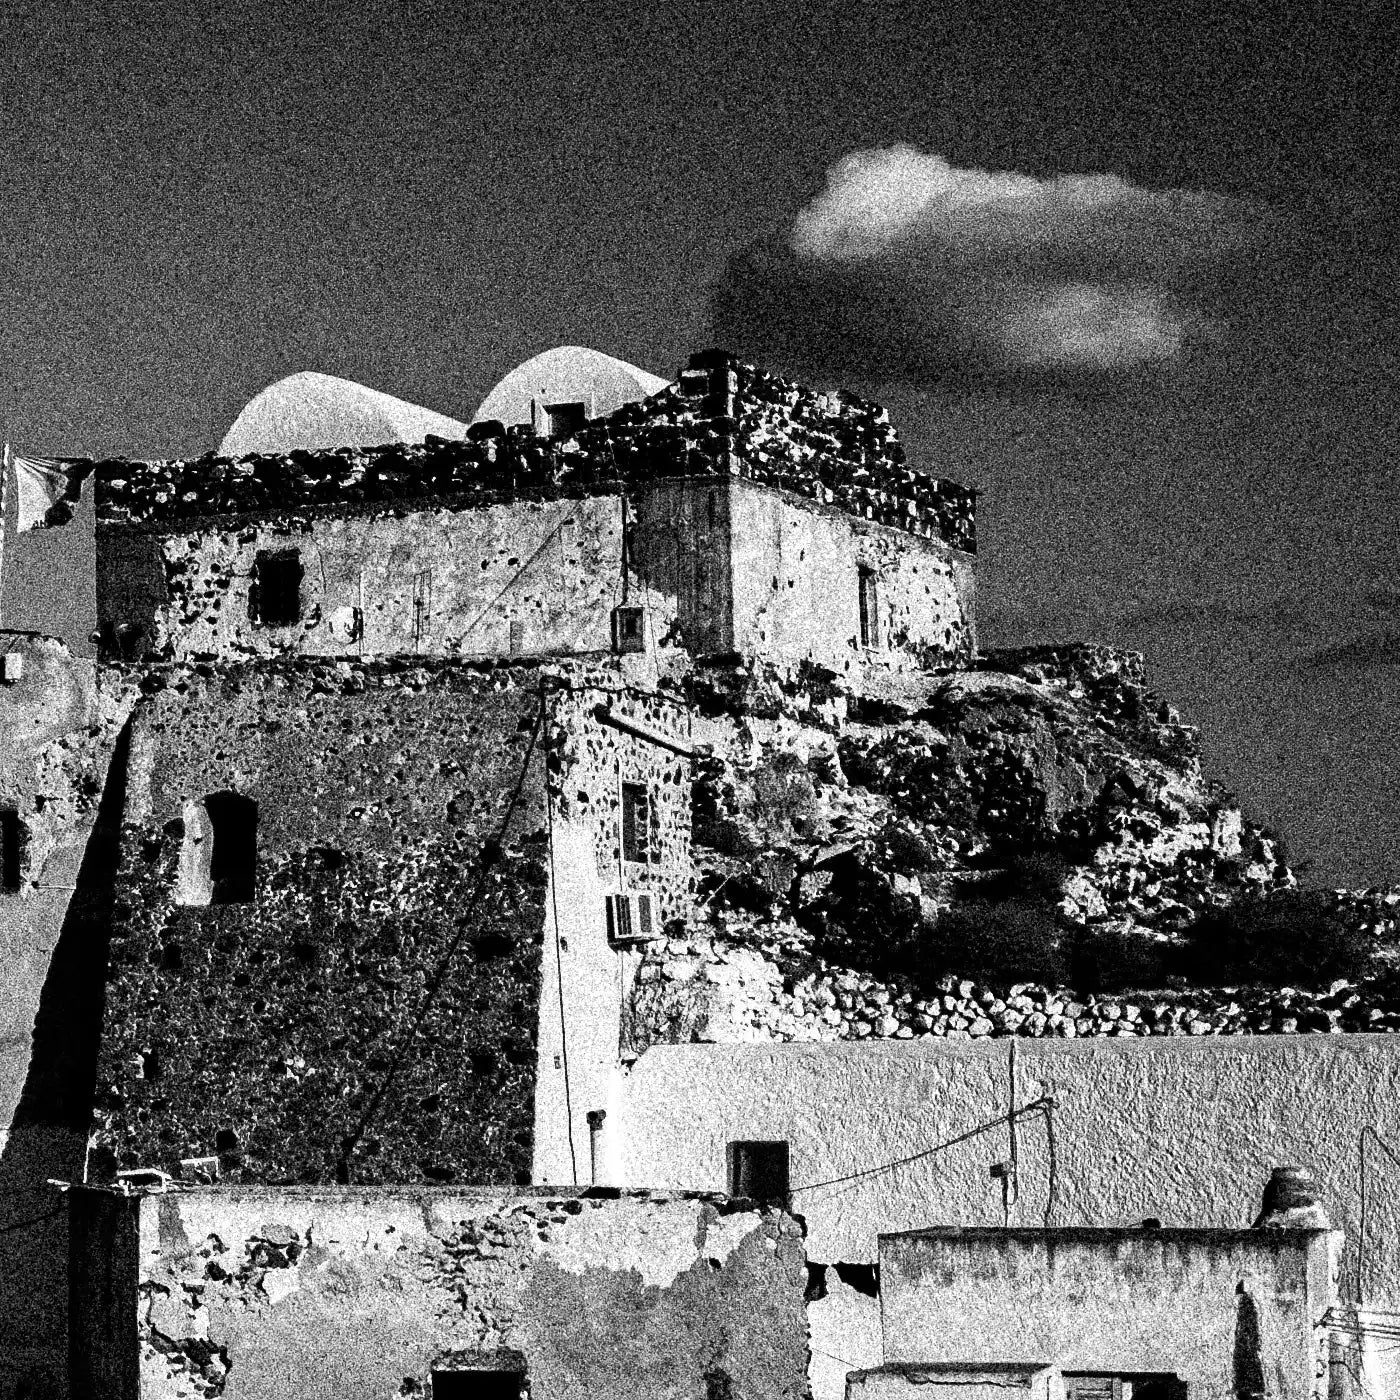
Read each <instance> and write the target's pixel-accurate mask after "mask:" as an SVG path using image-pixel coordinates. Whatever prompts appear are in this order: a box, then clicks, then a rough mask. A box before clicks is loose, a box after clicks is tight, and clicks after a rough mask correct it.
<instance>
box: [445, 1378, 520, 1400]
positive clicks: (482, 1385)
mask: <svg viewBox="0 0 1400 1400" xmlns="http://www.w3.org/2000/svg"><path fill="white" fill-rule="evenodd" d="M524 1394H525V1376H524V1373H523V1372H521V1371H434V1372H433V1398H432V1400H521V1397H522V1396H523V1395H524Z"/></svg>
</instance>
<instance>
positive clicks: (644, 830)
mask: <svg viewBox="0 0 1400 1400" xmlns="http://www.w3.org/2000/svg"><path fill="white" fill-rule="evenodd" d="M652 855H653V851H652V840H651V793H650V792H649V791H648V789H647V786H646V784H645V783H623V785H622V858H623V860H635V861H645V862H650V861H651V858H652Z"/></svg>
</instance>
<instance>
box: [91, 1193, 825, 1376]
mask: <svg viewBox="0 0 1400 1400" xmlns="http://www.w3.org/2000/svg"><path fill="white" fill-rule="evenodd" d="M73 1212H74V1219H75V1234H76V1246H75V1261H77V1268H76V1270H75V1283H76V1288H75V1298H76V1299H77V1300H78V1302H79V1306H78V1308H77V1309H75V1311H76V1312H77V1326H78V1331H77V1337H78V1340H79V1345H78V1347H77V1348H76V1349H75V1355H76V1356H77V1357H78V1365H79V1376H78V1381H79V1384H80V1386H81V1385H82V1384H84V1383H86V1385H87V1386H88V1388H89V1393H92V1394H102V1395H104V1396H108V1397H111V1400H126V1397H128V1396H130V1397H133V1400H134V1396H135V1393H136V1392H135V1389H134V1384H133V1383H134V1382H135V1381H136V1379H137V1377H138V1376H139V1383H140V1385H141V1390H140V1394H141V1396H142V1397H143V1400H190V1397H195V1396H218V1395H222V1394H225V1393H227V1394H229V1395H230V1396H232V1395H233V1394H235V1393H236V1394H238V1395H239V1396H244V1397H247V1398H248V1400H260V1397H266V1398H267V1400H272V1397H279V1400H280V1397H282V1396H285V1395H288V1394H296V1395H298V1396H301V1397H305V1398H306V1400H321V1398H322V1397H324V1400H340V1397H343V1396H345V1395H347V1394H354V1395H364V1396H369V1395H376V1396H378V1395H383V1396H394V1395H397V1396H413V1395H417V1396H426V1395H429V1394H430V1393H432V1379H433V1377H434V1376H435V1375H442V1374H443V1373H450V1372H456V1371H489V1370H497V1371H507V1372H513V1373H517V1374H518V1375H519V1377H520V1386H521V1388H522V1390H528V1391H530V1392H532V1393H534V1394H536V1395H559V1396H565V1395H568V1396H577V1397H581V1398H586V1400H614V1397H615V1398H616V1400H624V1397H631V1396H635V1395H637V1394H639V1393H657V1394H679V1395H688V1396H699V1395H705V1394H709V1395H728V1394H739V1395H746V1396H752V1397H754V1400H802V1397H803V1396H805V1394H806V1382H805V1374H804V1373H805V1366H806V1359H807V1326H806V1317H805V1314H804V1310H803V1287H804V1284H805V1282H806V1270H805V1268H804V1260H803V1250H802V1231H801V1226H800V1224H799V1222H797V1221H795V1220H794V1219H793V1218H792V1217H791V1216H788V1215H785V1214H784V1213H782V1212H781V1211H777V1210H772V1209H762V1210H760V1209H759V1208H757V1207H755V1206H754V1204H753V1203H752V1202H730V1201H727V1200H724V1199H722V1198H714V1197H710V1198H706V1197H703V1196H697V1195H684V1194H675V1195H650V1194H647V1193H642V1192H636V1193H628V1194H625V1195H622V1196H620V1197H619V1196H618V1194H617V1193H616V1192H614V1193H611V1196H610V1197H609V1198H606V1199H604V1198H600V1197H598V1196H589V1195H584V1194H580V1193H577V1192H573V1193H561V1192H558V1191H554V1192H544V1191H535V1192H516V1193H501V1192H495V1193H493V1192H489V1191H482V1190H473V1191H469V1192H458V1191H436V1192H435V1191H425V1190H418V1191H406V1190H403V1189H382V1188H381V1189H378V1190H374V1191H368V1190H359V1189H352V1190H349V1191H341V1192H337V1193H334V1194H332V1193H328V1192H325V1191H308V1190H301V1191H298V1190H287V1189H284V1190H248V1189H233V1190H226V1189H219V1190H213V1191H195V1192H179V1193H172V1194H168V1195H163V1196H145V1197H135V1198H124V1197H121V1196H117V1195H113V1194H109V1193H102V1192H94V1191H80V1192H77V1193H75V1196H74V1200H73ZM115 1236H119V1237H120V1241H121V1244H122V1247H121V1248H120V1249H119V1250H116V1251H114V1250H113V1248H112V1247H111V1245H112V1240H113V1237H115ZM128 1387H130V1388H128Z"/></svg>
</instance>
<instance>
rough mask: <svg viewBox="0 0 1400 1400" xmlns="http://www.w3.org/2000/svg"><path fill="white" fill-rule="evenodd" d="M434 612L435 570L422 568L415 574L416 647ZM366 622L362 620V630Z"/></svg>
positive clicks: (414, 618)
mask: <svg viewBox="0 0 1400 1400" xmlns="http://www.w3.org/2000/svg"><path fill="white" fill-rule="evenodd" d="M432 612H433V571H432V570H431V569H420V570H419V571H418V572H417V573H416V574H414V576H413V645H414V647H415V648H416V647H417V645H418V643H419V642H421V641H422V640H423V638H424V637H425V636H426V635H427V631H428V619H429V618H430V617H431V616H432ZM363 630H364V624H363V622H361V632H363Z"/></svg>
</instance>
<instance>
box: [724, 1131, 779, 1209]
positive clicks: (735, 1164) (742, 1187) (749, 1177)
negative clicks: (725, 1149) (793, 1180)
mask: <svg viewBox="0 0 1400 1400" xmlns="http://www.w3.org/2000/svg"><path fill="white" fill-rule="evenodd" d="M729 1194H730V1195H731V1196H746V1197H748V1198H749V1199H750V1200H755V1201H786V1200H787V1197H788V1145H787V1143H786V1142H731V1143H730V1144H729Z"/></svg>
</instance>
